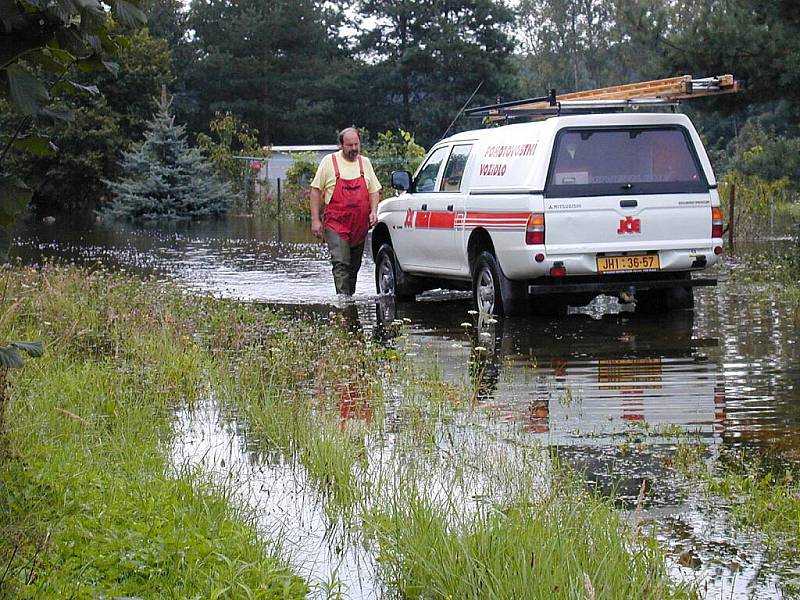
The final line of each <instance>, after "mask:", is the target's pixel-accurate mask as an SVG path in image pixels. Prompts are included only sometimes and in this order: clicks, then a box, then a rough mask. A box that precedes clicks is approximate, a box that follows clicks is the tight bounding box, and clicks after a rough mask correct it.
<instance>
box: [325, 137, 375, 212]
mask: <svg viewBox="0 0 800 600" xmlns="http://www.w3.org/2000/svg"><path fill="white" fill-rule="evenodd" d="M332 156H334V155H333V154H328V155H327V156H325V157H324V158H323V159H322V160H321V161H320V163H319V167H317V174H316V175H314V179H313V180H312V181H311V187H313V188H316V189H318V190H319V191H320V192H322V198H323V199H324V200H325V204H328V202H330V201H331V196H333V188H335V187H336V171H334V170H333V161H332V160H331V157H332ZM361 160H362V162H363V163H364V179H365V180H366V182H367V191H368V192H369V193H370V194H374V193H375V192H377V191H379V190H380V189H381V182H380V181H378V178H377V177H376V176H375V171H374V170H373V168H372V163H371V162H370V161H369V159H368V158H367V157H366V156H362V157H361ZM336 164H337V165H338V166H339V177H341V178H342V179H358V177H359V175H360V174H361V171H359V169H358V159H356V160H354V161H353V162H350V161H348V160H345V158H344V155H343V154H342V151H341V150H339V151H338V152H337V153H336Z"/></svg>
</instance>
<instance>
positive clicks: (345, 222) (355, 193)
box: [324, 156, 370, 296]
mask: <svg viewBox="0 0 800 600" xmlns="http://www.w3.org/2000/svg"><path fill="white" fill-rule="evenodd" d="M331 159H333V171H334V173H336V187H334V188H333V196H331V201H330V202H328V204H327V206H325V215H324V223H325V241H326V242H327V243H328V249H329V250H330V252H331V262H332V263H333V281H334V283H335V285H336V293H337V294H347V295H350V296H352V295H353V293H354V292H355V291H356V277H357V276H358V270H359V269H360V268H361V256H362V255H363V253H364V239H365V238H366V237H367V231H369V211H370V206H369V191H368V190H367V181H366V179H364V163H363V162H362V160H361V157H360V156H359V157H358V167H359V171H360V175H359V176H358V178H356V179H342V178H341V176H340V174H339V165H338V164H337V162H336V156H331Z"/></svg>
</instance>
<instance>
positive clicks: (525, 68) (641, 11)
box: [516, 0, 662, 96]
mask: <svg viewBox="0 0 800 600" xmlns="http://www.w3.org/2000/svg"><path fill="white" fill-rule="evenodd" d="M516 12H517V19H518V20H517V25H518V31H519V36H520V52H519V60H520V79H521V84H522V87H523V89H524V90H525V93H526V94H527V95H529V96H541V95H544V94H546V93H547V91H548V90H549V89H551V88H555V89H556V91H557V92H572V91H577V90H586V89H592V88H596V87H603V86H607V85H617V84H621V83H628V82H632V81H640V80H645V79H654V78H658V77H661V76H662V75H661V73H660V72H659V68H660V64H659V62H658V57H659V55H658V50H659V45H660V40H659V34H660V32H659V31H657V30H655V29H652V28H651V27H650V26H648V27H641V26H640V25H639V22H640V21H644V22H645V23H648V24H650V23H651V22H652V19H653V17H654V14H653V13H652V12H651V11H649V10H647V9H646V8H645V7H644V4H643V3H641V2H632V1H626V0H521V1H520V3H519V6H518V7H517V11H516Z"/></svg>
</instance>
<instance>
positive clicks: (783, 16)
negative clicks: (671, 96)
mask: <svg viewBox="0 0 800 600" xmlns="http://www.w3.org/2000/svg"><path fill="white" fill-rule="evenodd" d="M661 10H662V11H663V10H666V8H662V9H661ZM677 10H680V12H679V13H678V14H675V11H677ZM662 20H663V19H662ZM663 48H664V64H665V65H667V66H668V67H669V68H671V69H673V70H675V71H678V72H681V71H686V72H695V73H707V74H716V73H723V72H733V73H734V74H735V75H736V76H737V78H741V79H743V80H745V81H746V82H747V83H748V86H747V90H746V91H745V92H744V93H741V94H734V95H731V96H728V97H722V98H720V99H718V100H714V101H711V102H708V103H706V104H705V105H703V106H702V107H701V108H705V109H707V110H709V109H710V110H714V111H722V113H723V115H726V114H727V115H731V116H730V117H725V116H722V117H720V116H718V115H716V114H715V115H713V116H711V117H708V116H704V117H701V118H700V120H701V121H702V122H703V125H704V127H703V128H702V129H703V133H704V134H705V135H706V138H707V139H708V142H709V145H710V146H711V148H712V151H713V152H714V153H716V154H718V155H719V156H720V157H721V158H723V161H724V162H723V161H721V162H722V164H723V165H724V166H725V167H727V168H734V169H737V170H739V171H740V172H742V173H743V174H744V175H748V176H757V177H761V178H764V179H766V180H768V181H776V182H777V181H780V180H781V179H782V178H783V177H784V176H788V177H789V178H790V179H791V180H792V186H793V187H794V188H795V189H797V187H798V186H800V165H798V159H797V149H798V147H800V5H798V3H797V2H795V1H794V0H772V1H770V2H756V1H755V0H715V1H713V2H712V1H711V0H693V1H692V2H684V3H681V4H679V5H677V7H676V8H674V9H673V14H672V25H671V26H670V27H668V28H666V29H665V33H664V43H663ZM698 107H700V106H699V105H698ZM755 149H758V151H757V152H754V150H755Z"/></svg>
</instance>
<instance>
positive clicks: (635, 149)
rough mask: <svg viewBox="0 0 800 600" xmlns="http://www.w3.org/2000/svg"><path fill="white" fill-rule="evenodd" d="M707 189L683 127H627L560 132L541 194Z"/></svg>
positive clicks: (560, 196)
mask: <svg viewBox="0 0 800 600" xmlns="http://www.w3.org/2000/svg"><path fill="white" fill-rule="evenodd" d="M707 190H708V182H707V181H706V178H705V175H704V174H703V170H702V169H701V168H700V164H699V161H698V160H697V155H696V154H695V152H694V150H693V149H692V145H691V141H690V138H689V136H688V133H687V132H686V131H685V130H684V129H683V128H682V127H626V128H614V129H565V130H563V131H561V132H560V133H559V134H558V136H557V138H556V145H555V149H554V152H553V159H552V160H551V163H550V172H549V175H548V178H547V186H546V189H545V194H546V195H547V196H550V197H559V198H563V197H569V196H603V195H610V194H613V195H617V194H625V193H629V194H670V193H695V192H704V191H707Z"/></svg>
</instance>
